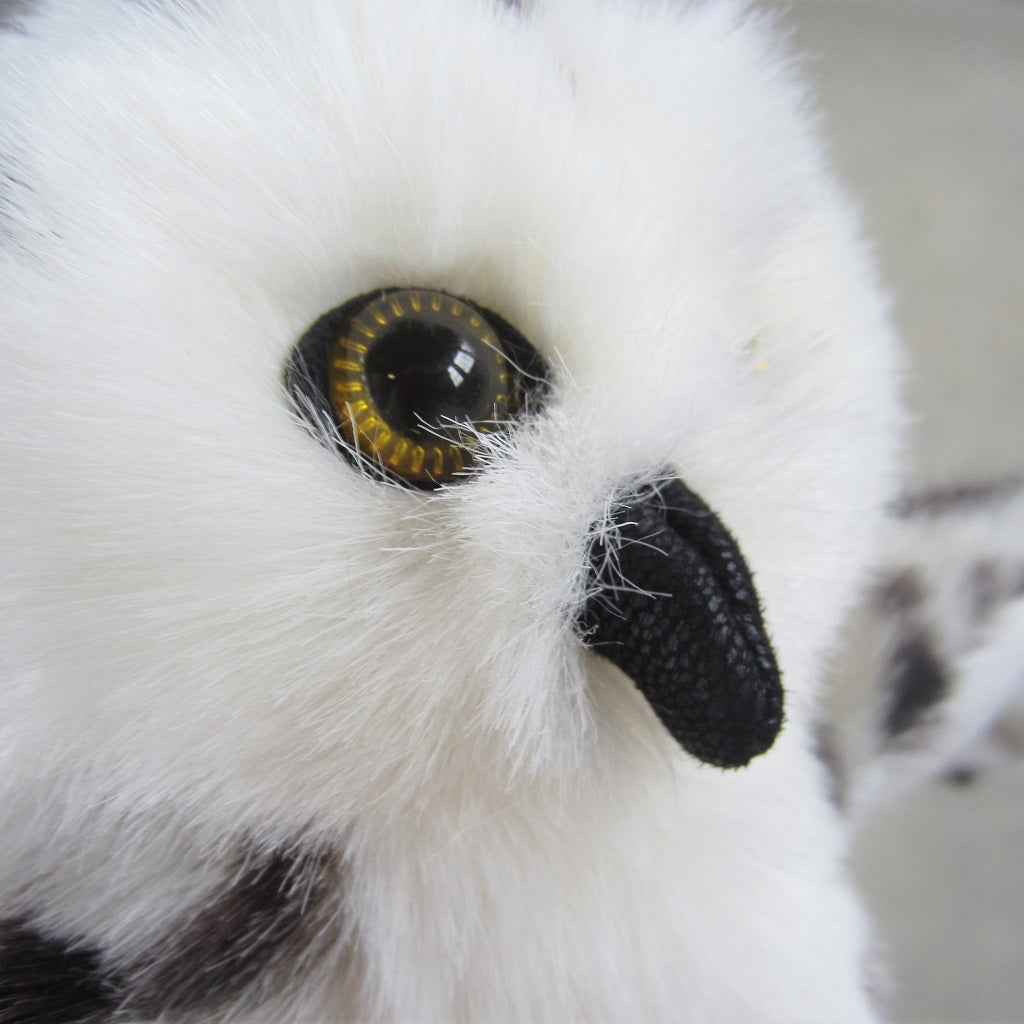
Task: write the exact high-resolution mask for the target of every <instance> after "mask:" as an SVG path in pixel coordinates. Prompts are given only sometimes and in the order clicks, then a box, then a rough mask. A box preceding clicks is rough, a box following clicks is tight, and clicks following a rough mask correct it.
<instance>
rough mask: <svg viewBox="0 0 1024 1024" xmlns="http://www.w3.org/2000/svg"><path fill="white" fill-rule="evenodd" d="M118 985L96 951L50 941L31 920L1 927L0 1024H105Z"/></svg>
mask: <svg viewBox="0 0 1024 1024" xmlns="http://www.w3.org/2000/svg"><path fill="white" fill-rule="evenodd" d="M117 989H118V983H117V981H116V980H115V979H113V978H112V977H111V976H110V975H108V974H107V973H106V972H105V971H104V969H103V966H102V963H101V960H100V955H99V953H98V952H97V951H96V950H93V949H89V948H86V947H83V946H78V945H76V944H74V943H68V942H62V941H60V940H57V939H53V938H50V937H48V936H46V935H44V934H42V933H41V932H40V931H38V930H36V929H35V928H33V927H32V926H31V925H30V924H29V923H28V921H27V920H23V919H17V920H6V921H2V922H0V1024H102V1022H104V1021H110V1020H112V1019H113V1013H114V1010H115V1007H116V1004H117Z"/></svg>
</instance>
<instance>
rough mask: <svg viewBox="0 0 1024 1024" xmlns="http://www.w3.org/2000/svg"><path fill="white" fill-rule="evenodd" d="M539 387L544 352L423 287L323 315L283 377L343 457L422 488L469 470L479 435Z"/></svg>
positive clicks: (506, 422) (505, 423) (507, 418)
mask: <svg viewBox="0 0 1024 1024" xmlns="http://www.w3.org/2000/svg"><path fill="white" fill-rule="evenodd" d="M545 381H546V376H545V368H544V364H543V360H541V357H540V356H539V355H538V354H537V352H536V351H535V350H534V349H533V348H532V346H530V345H529V343H528V342H526V340H525V339H524V338H523V337H522V336H521V335H520V334H519V333H518V332H517V331H515V330H514V329H513V328H512V327H511V326H510V325H509V324H508V323H506V322H505V321H504V320H503V319H502V318H501V317H499V316H497V315H496V314H494V313H491V312H490V311H487V310H484V309H482V308H480V307H478V306H475V305H473V304H471V303H469V302H467V301H466V300H465V299H461V298H459V297H457V296H454V295H449V294H448V293H447V292H441V291H431V290H428V289H422V288H390V289H385V290H383V291H379V292H374V293H371V294H369V295H363V296H359V297H358V298H355V299H351V300H349V301H348V302H346V303H344V304H343V305H342V306H339V307H338V308H337V309H334V310H331V311H330V312H329V313H326V314H325V315H324V316H322V317H321V318H320V319H319V320H317V321H316V323H314V324H313V326H312V327H311V328H310V329H309V330H308V331H307V332H306V334H305V335H304V336H303V337H302V339H301V340H300V341H299V344H298V345H297V346H296V349H295V352H294V353H293V356H292V360H291V363H290V364H289V366H288V369H287V371H286V383H287V385H288V387H289V390H291V391H292V393H293V395H295V396H296V397H301V398H305V399H306V401H305V402H300V403H299V405H300V408H301V407H303V406H308V405H310V403H312V405H313V407H314V408H315V409H316V410H317V411H320V412H326V413H328V414H329V415H330V417H331V418H332V420H333V421H334V423H335V424H336V426H337V428H338V431H339V433H340V435H341V437H342V438H343V440H344V441H345V442H346V444H347V446H348V450H347V451H346V452H345V453H346V454H347V455H349V457H355V458H360V457H361V458H360V461H363V462H368V463H369V464H370V465H372V466H375V467H377V469H378V470H379V471H380V472H381V473H383V474H384V475H386V476H389V477H391V478H397V479H398V480H400V481H402V482H404V483H407V484H411V485H413V486H416V487H423V488H433V487H437V486H439V485H440V484H444V483H450V482H452V481H454V480H457V479H459V478H460V477H461V476H463V475H464V474H466V473H467V472H468V471H469V470H470V469H471V468H472V467H473V465H474V447H475V446H477V445H478V444H479V442H480V439H481V437H482V436H484V435H487V434H491V433H495V432H499V431H506V432H507V431H508V430H510V429H511V427H512V420H513V418H514V417H515V416H516V415H517V414H521V413H522V411H523V410H524V409H525V406H526V402H527V399H528V397H529V395H530V394H531V393H534V394H537V393H539V392H540V391H541V390H543V388H544V386H545ZM343 450H344V449H343Z"/></svg>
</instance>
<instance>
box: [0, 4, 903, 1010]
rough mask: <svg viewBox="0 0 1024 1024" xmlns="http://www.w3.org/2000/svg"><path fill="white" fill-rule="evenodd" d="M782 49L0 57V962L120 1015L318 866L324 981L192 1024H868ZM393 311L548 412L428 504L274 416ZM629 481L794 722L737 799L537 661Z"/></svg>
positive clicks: (874, 355) (612, 46)
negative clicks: (697, 546)
mask: <svg viewBox="0 0 1024 1024" xmlns="http://www.w3.org/2000/svg"><path fill="white" fill-rule="evenodd" d="M772 36H773V33H772V31H771V27H770V26H769V25H768V24H766V23H765V21H764V20H763V19H762V18H759V17H757V16H755V15H752V14H750V13H749V12H745V11H744V10H743V8H742V7H741V6H739V5H737V4H733V3H720V2H715V3H707V4H698V5H694V6H692V7H691V6H687V5H681V4H669V3H634V2H630V0H620V2H611V0H607V2H605V0H591V2H584V0H538V2H536V3H533V4H524V5H523V9H522V10H517V9H512V8H509V7H502V6H496V5H492V4H490V3H487V2H485V0H431V2H429V3H428V2H422V3H421V2H416V3H413V2H411V0H333V2H329V0H287V2H285V0H203V2H197V3H186V2H182V3H181V4H173V5H171V4H157V5H153V6H152V8H148V7H147V8H144V7H141V6H138V5H132V4H119V3H114V2H113V0H109V2H107V0H80V2H78V3H72V2H68V3H63V2H60V3H58V2H54V3H51V4H49V5H48V6H45V7H44V8H43V9H42V11H41V12H40V13H39V14H38V15H37V16H35V17H30V18H28V19H26V23H25V31H24V32H23V33H18V34H15V33H8V34H6V35H5V36H3V38H2V41H0V109H2V110H3V111H4V115H3V122H2V125H0V345H2V356H0V358H2V369H0V418H2V419H0V452H2V455H0V458H2V477H3V484H2V487H0V544H2V555H0V557H2V582H0V602H2V615H3V621H4V628H3V630H2V635H0V664H2V671H3V682H2V688H0V801H2V802H0V807H2V815H3V819H2V829H0V907H2V908H4V909H3V913H4V915H5V916H8V917H18V918H20V919H28V920H31V921H32V922H33V927H35V928H36V929H37V930H38V931H39V932H40V933H43V934H45V935H47V936H52V937H54V938H55V939H60V940H61V941H66V942H71V941H73V942H75V943H79V944H81V945H82V947H83V948H89V949H92V950H96V951H99V954H100V956H101V959H102V961H103V963H104V964H105V965H106V966H107V967H109V969H110V970H111V971H117V970H121V971H125V970H127V971H128V973H129V974H130V973H131V970H132V967H131V965H132V964H134V963H135V962H136V955H137V954H138V952H139V951H141V950H146V949H150V948H153V947H154V944H156V945H159V942H160V938H161V936H163V935H165V933H166V931H167V929H168V928H169V927H171V926H172V925H173V924H174V922H175V921H176V920H177V919H178V918H179V915H180V914H181V912H182V910H183V908H187V907H190V906H196V905H201V904H202V903H203V902H204V901H210V900H215V899H216V892H217V889H218V887H219V886H220V887H222V886H224V884H225V878H226V877H228V876H229V875H230V872H231V870H233V869H232V864H234V863H235V861H234V859H233V858H235V857H236V855H237V849H238V847H239V844H246V846H247V847H248V848H256V849H271V848H280V847H281V846H282V845H286V844H302V843H305V844H307V845H316V846H318V847H326V848H330V849H332V850H334V851H336V852H337V855H338V857H339V863H340V864H341V867H340V868H339V869H338V871H337V878H336V885H335V887H334V888H332V891H331V895H330V897H329V899H328V900H327V903H328V905H329V906H330V907H332V908H333V910H332V911H331V913H330V914H328V915H326V917H324V918H322V919H318V924H317V928H318V929H321V930H322V931H323V933H324V937H323V938H322V940H320V942H319V945H318V946H317V947H316V948H317V951H316V955H315V956H313V955H312V954H310V958H309V959H310V960H311V961H312V962H311V964H309V965H307V964H306V963H305V960H304V959H303V958H302V957H301V956H300V954H299V953H297V952H295V951H294V950H292V951H290V952H289V954H288V955H289V956H290V957H291V961H290V963H291V966H289V968H288V969H287V970H286V971H285V972H284V973H283V974H281V973H280V972H279V974H278V975H275V978H276V980H275V982H274V984H273V985H272V986H271V989H272V992H271V994H270V995H267V992H266V991H260V993H259V996H260V998H245V999H243V998H241V997H240V998H239V999H237V1000H234V1001H232V1002H231V1003H230V1004H228V1005H226V1006H217V1007H214V1008H210V1009H208V1010H207V1011H205V1012H204V1013H201V1014H200V1015H199V1017H198V1019H204V1020H214V1019H218V1020H219V1019H222V1018H223V1019H230V1020H239V1021H243V1020H244V1021H247V1022H251V1024H256V1022H281V1021H295V1022H305V1021H308V1022H311V1024H319V1022H324V1024H326V1022H334V1021H345V1020H352V1021H369V1020H381V1021H385V1020H386V1021H425V1020H464V1021H500V1020H531V1021H533V1020H536V1021H541V1020H550V1021H566V1020H588V1021H597V1020H616V1021H639V1020H683V1021H693V1022H723V1024H724V1022H748V1021H758V1022H770V1021H778V1022H786V1024H791V1022H796V1021H816V1022H820V1021H824V1020H828V1021H835V1022H840V1021H868V1020H872V1019H874V1012H873V1010H872V1009H871V1008H870V1006H869V1000H868V998H867V996H866V994H865V985H866V977H867V974H868V973H869V963H868V962H869V960H870V956H871V948H870V947H871V940H870V936H869V930H868V928H867V926H866V924H865V920H864V917H863V915H862V912H861V910H860V907H859V905H858V902H857V899H856V897H855V895H854V894H853V892H852V891H851V888H850V886H849V885H848V883H847V880H846V876H845V871H844V868H843V854H844V844H845V835H844V827H843V825H842V823H841V822H840V820H839V817H838V815H837V814H836V812H835V810H834V808H833V807H832V806H831V805H830V803H829V801H828V797H827V785H826V780H825V773H824V771H823V770H822V768H821V766H820V764H819V763H818V761H817V759H816V757H815V754H814V749H813V747H814V724H815V717H816V707H817V701H818V696H819V694H818V690H819V683H818V680H819V677H820V675H821V669H822V664H823V659H824V656H825V654H826V651H827V650H828V649H829V647H830V645H832V644H833V643H834V641H835V637H836V632H837V629H838V627H839V624H840V621H841V618H842V615H843V614H844V612H845V611H846V609H847V608H848V607H849V606H850V604H851V602H852V601H853V599H854V596H855V592H856V588H857V586H858V585H859V584H860V582H861V581H862V579H863V576H864V571H865V567H866V565H867V563H868V561H869V559H870V557H871V554H872V552H873V550H874V535H875V531H876V527H877V525H878V521H879V516H880V510H881V509H882V507H883V505H884V503H885V501H886V500H887V499H888V497H889V496H890V494H891V492H892V489H893V481H894V463H895V452H896V434H897V427H898V422H899V413H898V403H897V397H896V394H897V377H898V358H897V355H896V351H895V346H894V342H893V339H892V336H891V333H890V330H889V328H888V326H887V322H886V318H885V311H884V304H883V302H882V301H881V299H880V298H879V291H878V288H877V285H876V282H875V279H874V275H873V271H872V269H871V263H870V259H869V258H868V256H867V255H866V252H865V248H864V246H863V245H862V243H861V241H860V239H859V235H858V226H857V220H856V217H855V216H854V215H853V214H852V213H851V210H850V208H849V206H848V204H847V202H846V200H845V198H844V196H843V194H842V192H841V191H840V190H839V189H838V188H837V186H836V184H835V183H834V181H833V179H832V177H831V175H830V173H829V170H828V167H827V164H826V162H825V161H824V160H823V158H822V154H821V151H820V149H819V146H818V144H817V142H816V139H815V137H814V134H815V133H814V131H813V125H812V123H811V118H810V117H809V116H808V114H807V112H806V110H805V109H804V108H805V106H806V104H805V100H804V97H803V94H802V91H801V88H800V86H799V84H798V83H797V81H796V80H795V78H794V75H793V72H792V69H791V68H790V67H789V65H788V63H787V61H786V60H785V59H784V58H780V56H778V54H777V49H776V45H775V43H774V42H773V39H772ZM386 285H421V286H424V287H431V288H441V289H445V290H447V291H450V292H453V293H455V294H458V295H463V296H466V297H469V298H470V299H472V300H474V301H477V302H479V303H480V304H482V305H483V306H485V307H487V308H489V309H493V310H495V311H498V312H499V313H500V314H501V315H502V316H504V317H505V318H506V319H507V320H509V321H510V322H511V323H513V324H515V325H516V327H518V329H519V330H520V331H522V333H523V334H524V335H525V336H526V337H527V338H528V339H529V340H530V341H531V342H532V344H533V345H534V346H535V347H536V348H537V349H538V350H539V351H540V352H541V354H542V355H543V356H544V357H545V358H546V359H547V360H548V362H549V363H550V365H551V366H552V368H553V382H552V392H551V396H550V398H549V400H548V401H547V403H546V404H545V405H544V406H543V408H542V409H540V410H539V412H538V414H537V416H536V417H535V418H534V419H533V420H531V421H530V422H528V423H525V424H523V425H522V426H521V427H520V429H519V430H517V431H516V432H515V433H514V434H513V435H512V436H511V438H510V440H509V443H508V445H507V450H505V451H503V452H502V453H501V456H500V457H499V458H497V459H495V460H494V462H493V464H492V465H490V466H489V467H488V468H487V470H486V472H483V473H481V474H479V475H478V476H477V477H476V478H474V479H471V480H469V481H468V482H466V483H462V484H458V485H454V486H451V487H447V488H443V489H442V490H440V491H437V492H433V493H425V492H416V491H411V490H405V489H401V488H398V487H391V486H386V485H384V484H382V483H380V482H379V481H377V480H374V479H370V478H368V477H365V476H363V475H361V474H360V473H359V472H357V471H356V470H355V469H354V468H353V467H352V466H351V465H350V464H349V463H347V462H346V461H345V460H343V459H342V458H340V457H339V456H338V454H337V453H335V452H332V451H330V450H328V449H327V448H326V447H325V446H324V445H322V444H321V443H319V441H318V439H316V438H315V437H313V436H311V433H310V432H309V431H308V430H306V429H304V427H303V426H302V424H301V421H300V419H299V417H298V416H297V415H296V414H295V412H294V410H293V409H292V408H291V406H290V404H289V401H288V398H287V396H286V394H285V391H284V388H283V386H282V373H283V368H284V366H285V364H286V362H287V360H288V358H289V355H290V352H291V350H292V347H293V345H294V344H295V342H296V340H297V338H298V337H299V336H300V335H301V334H302V332H303V331H304V330H305V328H306V327H307V326H308V325H309V324H310V323H311V322H312V321H313V320H314V319H315V318H316V317H318V316H319V315H320V314H321V313H322V312H324V311H325V310H327V309H330V308H331V307H333V306H336V305H338V304H339V303H341V302H343V301H344V300H346V299H347V298H349V297H350V296H354V295H358V294H360V293H363V292H366V291H368V290H370V289H373V288H376V287H380V286H386ZM666 465H668V466H671V467H673V469H674V471H675V472H677V473H678V474H679V476H680V477H681V478H682V479H683V480H685V481H686V483H687V484H688V485H689V486H690V487H691V488H693V490H694V491H696V492H697V493H699V494H700V495H702V496H703V498H704V499H705V500H706V501H707V502H708V504H709V505H710V506H711V507H712V508H713V509H715V511H716V512H717V513H718V514H719V515H720V516H721V518H722V520H723V521H724V522H725V523H726V524H727V526H728V527H729V529H730V531H731V532H732V533H733V534H734V535H735V537H736V538H737V540H738V542H739V544H740V547H741V548H742V550H743V553H744V555H745V556H746V559H747V561H748V563H749V565H750V567H751V569H752V571H753V573H754V576H755V580H756V583H757V586H758V590H759V593H760V597H761V601H762V604H763V608H764V614H765V620H766V625H767V628H768V632H769V634H770V636H771V638H772V642H773V644H774V647H775V651H776V654H777V657H778V661H779V664H780V667H781V670H782V673H783V681H784V685H785V688H786V695H787V704H786V723H785V726H784V729H783V731H782V734H781V736H780V737H779V739H778V741H777V742H776V744H775V745H774V747H773V748H772V749H771V750H770V751H769V752H768V753H767V754H764V755H763V756H761V757H759V758H756V759H755V760H754V761H753V762H752V763H751V764H750V765H749V767H747V768H744V769H740V770H737V771H732V772H725V771H721V770H718V769H715V768H712V767H709V766H706V765H701V764H699V763H697V762H696V761H695V760H693V759H692V758H691V757H690V756H689V755H687V754H686V753H685V752H684V751H682V750H681V749H680V748H679V747H678V745H677V744H676V743H675V741H674V740H672V739H671V737H670V736H669V735H668V734H667V732H666V731H665V730H664V728H663V726H662V725H661V723H660V722H659V721H658V719H657V718H656V717H655V716H654V715H653V714H652V713H651V711H650V709H649V708H648V706H647V705H646V703H645V702H644V701H643V699H642V698H641V697H640V695H639V694H638V693H637V692H636V690H635V688H634V687H633V685H632V684H631V683H630V682H629V680H628V679H626V678H625V677H624V676H623V675H621V674H620V673H619V672H618V671H617V670H616V669H614V668H612V667H611V666H610V665H609V664H608V663H607V662H604V661H603V660H601V659H600V658H598V657H597V656H596V655H595V654H593V653H592V652H590V651H588V650H586V649H585V648H584V647H583V645H582V644H581V642H580V639H579V637H578V636H577V634H576V630H575V627H574V618H575V614H576V610H577V609H578V607H579V602H580V600H581V598H582V586H583V584H582V580H583V577H584V572H585V568H586V553H587V549H588V542H589V538H590V536H591V531H592V529H593V528H594V527H593V524H595V523H597V522H599V521H600V520H601V518H602V516H604V515H605V514H606V512H607V510H608V508H609V507H610V504H611V503H612V502H613V500H614V499H615V497H616V496H617V495H618V494H620V493H621V492H622V489H623V488H624V487H627V486H630V485H635V484H636V483H637V482H642V481H644V480H647V479H650V478H653V477H656V476H657V475H659V474H661V473H662V472H663V471H664V467H665V466H666ZM126 965H127V966H126ZM166 1019H168V1020H173V1019H177V1018H176V1017H175V1015H174V1014H168V1015H167V1018H166Z"/></svg>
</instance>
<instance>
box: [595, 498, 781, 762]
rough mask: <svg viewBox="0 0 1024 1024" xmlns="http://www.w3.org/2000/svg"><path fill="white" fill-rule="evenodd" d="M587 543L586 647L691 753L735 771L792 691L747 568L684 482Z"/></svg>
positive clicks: (760, 747)
mask: <svg viewBox="0 0 1024 1024" xmlns="http://www.w3.org/2000/svg"><path fill="white" fill-rule="evenodd" d="M614 526H615V530H614V535H613V536H612V537H611V538H610V539H606V537H607V536H608V535H607V534H606V533H603V532H602V533H601V534H599V535H598V536H597V538H596V539H595V541H594V543H593V544H592V546H591V550H590V563H591V566H592V571H593V582H594V583H595V585H596V586H595V588H594V593H593V594H592V595H591V597H590V598H589V600H588V601H587V603H586V604H585V605H584V606H583V608H582V609H581V610H580V613H579V626H580V629H581V632H582V634H583V636H584V638H585V640H586V642H587V643H589V644H590V646H591V647H593V648H594V650H595V651H596V652H597V653H599V654H601V655H602V656H603V657H605V658H607V659H608V660H609V661H611V662H612V664H614V665H616V666H617V667H618V668H620V669H621V670H622V671H623V672H625V673H626V675H627V676H629V678H630V679H632V680H633V682H634V683H635V684H636V686H637V688H638V689H639V690H640V692H641V693H643V695H644V696H645V697H646V698H647V701H648V703H649V704H650V705H651V708H652V709H653V710H654V712H655V714H657V716H658V717H659V718H660V719H661V722H662V724H663V725H664V726H665V728H666V729H667V730H668V731H669V732H670V733H671V734H672V736H673V737H674V738H675V739H676V740H677V741H678V742H679V743H680V744H682V746H683V747H684V748H685V749H686V750H688V751H689V752H690V753H691V754H693V756H694V757H698V758H700V759H701V760H702V761H706V762H708V763H709V764H714V765H718V766H719V767H722V768H737V767H740V766H742V765H745V764H747V763H748V762H749V761H750V760H751V759H752V758H754V757H756V756H757V755H758V754H761V753H763V752H764V751H766V750H767V749H768V748H769V747H770V746H771V745H772V743H774V741H775V737H776V736H777V735H778V732H779V729H780V728H781V727H782V705H783V693H782V683H781V679H780V677H779V669H778V666H777V665H776V662H775V655H774V653H773V651H772V648H771V644H770V642H769V640H768V636H767V634H766V632H765V628H764V623H763V621H762V618H761V609H760V606H759V604H758V598H757V592H756V590H755V588H754V581H753V579H752V577H751V574H750V570H749V569H748V568H747V564H746V562H745V561H744V559H743V556H742V554H741V553H740V550H739V547H738V546H737V544H736V541H735V540H734V539H733V538H732V536H731V535H730V534H729V533H728V531H727V530H726V528H725V526H724V525H723V524H722V521H721V520H720V519H719V518H718V516H716V515H715V513H714V512H712V511H711V509H710V508H708V506H707V505H706V504H705V503H704V501H703V500H702V499H701V498H700V497H699V496H697V495H696V494H694V493H693V492H692V491H691V490H689V488H687V487H686V485H685V484H684V483H683V482H682V481H681V480H672V481H670V482H669V483H666V484H664V485H662V486H661V487H658V488H654V487H648V488H644V489H642V490H641V491H640V492H639V493H637V494H636V495H635V496H634V497H633V498H632V500H630V501H629V502H628V503H627V504H624V505H623V506H622V508H620V509H619V511H618V513H617V515H616V517H615V521H614Z"/></svg>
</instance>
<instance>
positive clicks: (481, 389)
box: [365, 316, 502, 436]
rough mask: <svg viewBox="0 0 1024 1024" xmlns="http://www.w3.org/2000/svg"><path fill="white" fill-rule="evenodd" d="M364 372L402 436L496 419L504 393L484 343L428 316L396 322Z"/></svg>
mask: <svg viewBox="0 0 1024 1024" xmlns="http://www.w3.org/2000/svg"><path fill="white" fill-rule="evenodd" d="M365 372H366V380H367V383H368V384H369V387H370V393H371V394H372V395H373V400H374V402H375V403H376V405H377V408H378V409H379V410H380V411H381V413H382V414H383V416H384V419H385V420H386V421H387V423H388V424H389V425H390V426H391V428H392V429H394V430H398V431H400V432H401V433H403V434H412V435H416V434H419V435H421V436H433V435H436V434H437V433H438V432H444V431H445V428H448V429H449V432H450V430H451V428H452V426H453V423H466V422H468V421H476V422H480V421H483V420H489V419H493V418H494V405H495V397H496V396H497V395H498V394H500V393H501V391H502V387H501V382H500V380H499V374H500V368H499V363H498V360H497V359H496V358H495V356H494V353H493V352H491V351H490V350H489V349H488V348H487V346H486V345H485V344H484V343H483V342H482V341H479V340H477V339H476V338H473V337H468V336H467V335H465V334H463V333H461V332H459V331H457V330H455V329H453V328H452V327H450V326H448V325H447V324H444V323H438V322H437V321H435V320H432V319H430V318H428V317H425V316H421V317H418V318H411V319H407V320H402V321H400V322H399V323H396V324H394V325H393V326H392V327H391V329H390V330H389V331H388V332H387V334H385V335H384V336H383V337H382V338H380V339H379V340H378V341H377V343H376V344H375V345H374V346H373V347H372V348H371V349H370V352H369V353H368V354H367V357H366V370H365Z"/></svg>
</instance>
